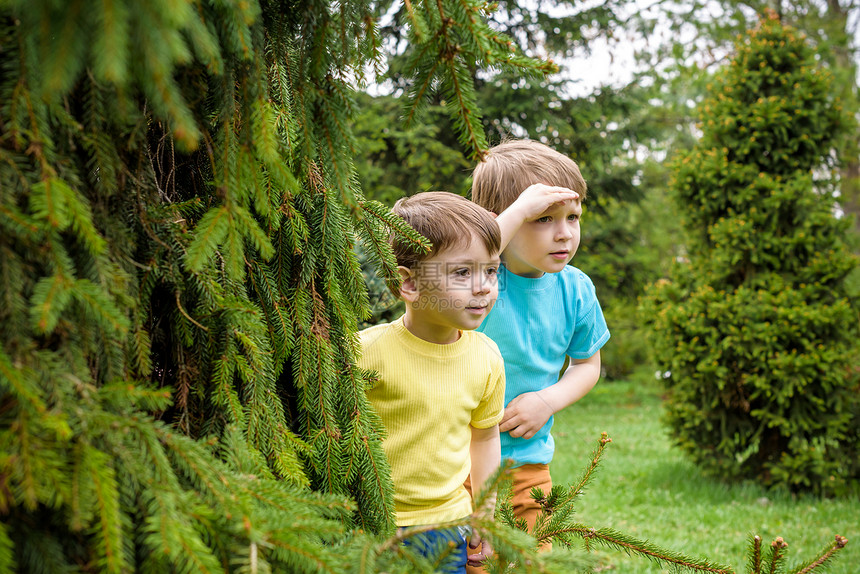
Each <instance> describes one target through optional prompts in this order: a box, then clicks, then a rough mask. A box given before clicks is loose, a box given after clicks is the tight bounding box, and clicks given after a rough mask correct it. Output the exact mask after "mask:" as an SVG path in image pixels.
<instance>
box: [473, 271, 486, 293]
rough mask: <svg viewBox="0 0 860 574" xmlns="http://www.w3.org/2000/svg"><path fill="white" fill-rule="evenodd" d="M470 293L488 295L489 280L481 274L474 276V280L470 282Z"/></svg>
mask: <svg viewBox="0 0 860 574" xmlns="http://www.w3.org/2000/svg"><path fill="white" fill-rule="evenodd" d="M472 291H473V292H474V293H489V292H490V279H489V278H488V277H486V276H484V274H483V273H480V274H476V277H475V280H474V281H473V282H472Z"/></svg>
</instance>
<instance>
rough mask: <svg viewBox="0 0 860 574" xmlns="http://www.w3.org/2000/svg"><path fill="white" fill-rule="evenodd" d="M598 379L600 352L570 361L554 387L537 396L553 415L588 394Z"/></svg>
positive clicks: (540, 392)
mask: <svg viewBox="0 0 860 574" xmlns="http://www.w3.org/2000/svg"><path fill="white" fill-rule="evenodd" d="M598 379H600V351H597V352H596V353H594V354H593V355H592V356H591V357H589V358H587V359H582V360H576V361H571V365H570V367H568V368H567V370H566V371H565V372H564V374H563V375H562V376H561V378H560V379H559V380H558V382H557V383H555V384H554V385H552V386H550V387H547V388H545V389H543V390H542V391H539V392H538V393H537V395H538V396H539V397H540V398H541V400H543V401H544V402H545V403H546V404H547V406H549V408H550V409H552V412H553V413H557V412H558V411H560V410H562V409H563V408H565V407H568V406H570V405H572V404H573V403H575V402H576V401H578V400H579V399H581V398H582V397H584V396H585V395H587V394H588V392H589V391H590V390H591V389H593V388H594V385H596V384H597V381H598Z"/></svg>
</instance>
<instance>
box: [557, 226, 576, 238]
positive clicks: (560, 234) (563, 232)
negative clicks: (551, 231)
mask: <svg viewBox="0 0 860 574" xmlns="http://www.w3.org/2000/svg"><path fill="white" fill-rule="evenodd" d="M555 236H556V238H558V239H570V238H571V237H573V230H572V229H571V228H570V226H569V225H567V222H564V223H562V224H561V225H559V226H558V227H557V228H556V231H555Z"/></svg>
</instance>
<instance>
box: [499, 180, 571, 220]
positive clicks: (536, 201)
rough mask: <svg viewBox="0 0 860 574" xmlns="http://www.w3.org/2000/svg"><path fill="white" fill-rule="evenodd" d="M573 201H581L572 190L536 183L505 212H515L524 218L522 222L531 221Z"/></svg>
mask: <svg viewBox="0 0 860 574" xmlns="http://www.w3.org/2000/svg"><path fill="white" fill-rule="evenodd" d="M573 199H579V194H578V193H576V192H575V191H573V190H571V189H568V188H566V187H556V186H550V185H544V184H542V183H535V184H533V185H530V186H529V187H527V188H526V189H525V190H524V191H523V192H522V193H521V194H520V196H519V197H518V198H517V199H516V201H514V202H513V203H512V204H511V205H510V207H508V209H506V210H505V211H510V210H513V211H514V212H516V213H517V214H518V215H519V216H520V217H522V221H529V220H531V219H534V218H536V217H538V216H540V215H541V214H543V213H544V212H545V211H546V210H547V209H549V208H550V207H552V206H553V205H555V204H557V203H564V202H566V201H571V200H573Z"/></svg>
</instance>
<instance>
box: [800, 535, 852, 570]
mask: <svg viewBox="0 0 860 574" xmlns="http://www.w3.org/2000/svg"><path fill="white" fill-rule="evenodd" d="M846 544H848V539H847V538H845V537H844V536H840V535H839V534H837V535H836V539H835V540H834V541H833V542H831V543H830V544H829V545H828V546H827V547H826V548H825V549H824V550H823V551H822V552H821V554H819V556H818V557H817V558H815V559H813V560H811V561H809V562H808V563H807V564H805V565H803V566H801V567H799V568H798V569H796V570H794V571H793V572H791V574H809V572H812V571H813V570H815V569H816V568H818V567H819V566H824V565H825V564H827V563H828V562H830V560H831V559H832V558H833V556H834V555H835V554H836V553H837V552H839V551H840V550H842V549H843V548H845V545H846Z"/></svg>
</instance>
